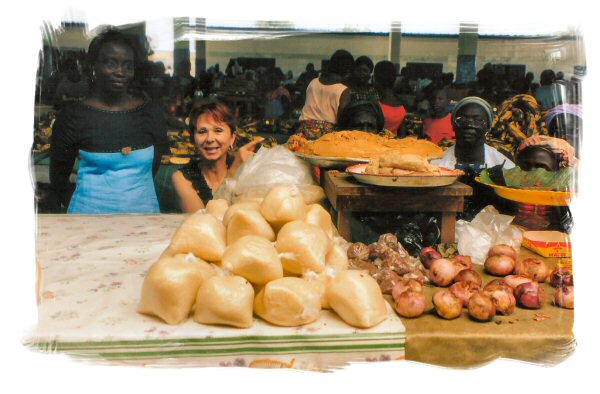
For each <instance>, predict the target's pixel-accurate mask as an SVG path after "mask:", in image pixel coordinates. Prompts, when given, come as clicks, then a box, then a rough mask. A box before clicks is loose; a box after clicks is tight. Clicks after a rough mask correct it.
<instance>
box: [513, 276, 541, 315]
mask: <svg viewBox="0 0 600 394" xmlns="http://www.w3.org/2000/svg"><path fill="white" fill-rule="evenodd" d="M515 298H516V299H517V303H518V304H519V305H520V306H522V307H523V308H527V309H540V308H541V307H542V306H543V305H544V303H545V302H546V293H545V292H544V289H543V288H542V287H541V286H540V285H539V284H538V283H537V282H531V283H522V284H520V285H519V286H517V288H516V289H515Z"/></svg>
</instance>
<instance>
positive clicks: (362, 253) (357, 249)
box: [347, 242, 369, 260]
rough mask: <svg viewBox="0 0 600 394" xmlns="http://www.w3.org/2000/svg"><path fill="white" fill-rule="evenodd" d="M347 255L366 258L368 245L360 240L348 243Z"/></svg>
mask: <svg viewBox="0 0 600 394" xmlns="http://www.w3.org/2000/svg"><path fill="white" fill-rule="evenodd" d="M347 255H348V258H349V259H356V260H368V259H369V247H368V246H367V245H365V244H364V243H362V242H356V243H354V244H352V245H350V247H349V248H348V252H347Z"/></svg>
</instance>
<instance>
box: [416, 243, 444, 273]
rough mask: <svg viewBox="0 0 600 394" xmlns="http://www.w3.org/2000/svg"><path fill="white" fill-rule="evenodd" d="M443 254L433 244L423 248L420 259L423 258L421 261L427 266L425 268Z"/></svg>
mask: <svg viewBox="0 0 600 394" xmlns="http://www.w3.org/2000/svg"><path fill="white" fill-rule="evenodd" d="M441 258H442V255H441V254H440V252H438V251H437V250H435V248H434V247H433V246H427V247H426V248H423V249H421V253H419V259H421V263H423V265H424V266H425V268H430V267H431V263H433V261H434V260H437V259H441Z"/></svg>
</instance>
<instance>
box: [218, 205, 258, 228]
mask: <svg viewBox="0 0 600 394" xmlns="http://www.w3.org/2000/svg"><path fill="white" fill-rule="evenodd" d="M259 207H260V204H258V203H257V202H252V201H244V202H239V203H236V204H233V205H232V206H230V207H229V209H227V211H226V212H225V215H223V224H224V225H225V226H227V225H228V224H229V221H230V220H231V217H232V216H233V214H234V213H236V212H237V211H238V210H240V209H245V210H253V211H258V209H259Z"/></svg>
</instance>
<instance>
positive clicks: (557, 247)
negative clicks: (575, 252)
mask: <svg viewBox="0 0 600 394" xmlns="http://www.w3.org/2000/svg"><path fill="white" fill-rule="evenodd" d="M522 245H523V246H525V247H526V248H527V249H530V250H532V251H534V252H535V253H537V254H539V255H540V256H543V257H571V241H570V239H569V235H568V234H565V233H561V232H560V231H525V232H524V233H523V242H522Z"/></svg>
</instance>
